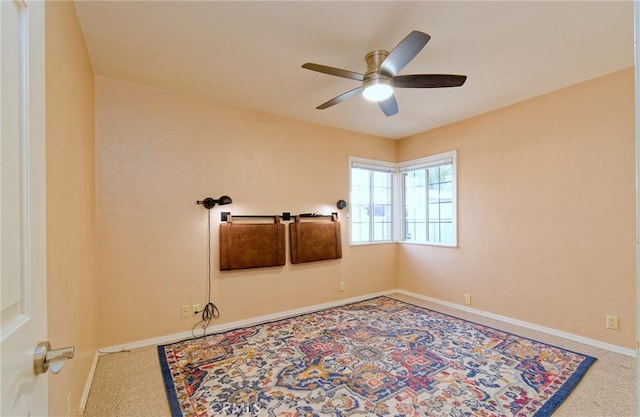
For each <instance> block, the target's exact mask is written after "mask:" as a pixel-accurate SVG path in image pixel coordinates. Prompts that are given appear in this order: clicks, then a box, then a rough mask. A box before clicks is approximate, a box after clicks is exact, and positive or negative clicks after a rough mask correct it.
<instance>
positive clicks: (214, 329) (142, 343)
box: [80, 289, 636, 410]
mask: <svg viewBox="0 0 640 417" xmlns="http://www.w3.org/2000/svg"><path fill="white" fill-rule="evenodd" d="M394 293H398V294H404V295H407V296H409V297H414V298H417V299H420V300H424V301H428V302H431V303H434V304H439V305H443V306H446V307H450V308H454V309H456V310H460V311H465V312H467V313H472V314H477V315H479V316H482V317H486V318H490V319H493V320H498V321H501V322H504V323H509V324H514V325H517V326H520V327H524V328H526V329H530V330H535V331H538V332H541V333H546V334H549V335H552V336H558V337H562V338H565V339H568V340H572V341H574V342H578V343H583V344H585V345H589V346H594V347H597V348H601V349H605V350H608V351H611V352H615V353H619V354H622V355H626V356H631V357H636V351H635V350H633V349H628V348H624V347H622V346H617V345H613V344H610V343H605V342H601V341H599V340H595V339H590V338H587V337H583V336H579V335H576V334H573V333H567V332H563V331H560V330H556V329H552V328H550V327H544V326H540V325H537V324H533V323H529V322H526V321H522V320H516V319H512V318H510V317H506V316H501V315H499V314H494V313H489V312H486V311H483V310H479V309H477V308H472V307H467V306H464V305H461V304H455V303H451V302H448V301H443V300H439V299H437V298H432V297H427V296H425V295H421V294H417V293H414V292H410V291H405V290H400V289H394V290H387V291H381V292H376V293H372V294H367V295H361V296H358V297H351V298H345V299H341V300H336V301H330V302H328V303H323V304H316V305H313V306H309V307H303V308H297V309H293V310H286V311H282V312H278V313H273V314H267V315H264V316H259V317H253V318H250V319H246V320H238V321H232V322H229V323H224V324H219V325H214V326H211V327H209V328H208V329H207V334H213V333H220V332H224V331H227V330H232V329H237V328H241V327H248V326H254V325H257V324H261V323H266V322H271V321H276V320H282V319H286V318H289V317H294V316H299V315H301V314H307V313H313V312H315V311H319V310H325V309H327V308H332V307H338V306H341V305H345V304H350V303H355V302H358V301H362V300H367V299H369V298H374V297H379V296H382V295H389V294H394ZM192 337H193V335H192V333H191V331H186V332H181V333H174V334H171V335H166V336H160V337H155V338H151V339H144V340H139V341H136V342H131V343H125V344H122V345H115V346H109V347H105V348H102V349H99V350H98V351H97V352H96V354H95V357H94V360H93V365H92V366H91V371H90V372H89V376H88V378H87V383H86V384H85V388H84V392H83V393H82V400H81V404H80V409H81V410H84V408H85V406H86V403H87V398H88V397H89V389H90V388H91V384H92V382H93V376H94V374H95V369H96V366H97V364H98V357H99V356H100V353H114V352H120V351H123V350H130V349H136V348H141V347H146V346H153V345H161V344H166V343H171V342H175V341H178V340H184V339H189V338H192Z"/></svg>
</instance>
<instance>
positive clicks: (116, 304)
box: [96, 77, 397, 346]
mask: <svg viewBox="0 0 640 417" xmlns="http://www.w3.org/2000/svg"><path fill="white" fill-rule="evenodd" d="M396 145H397V143H396V142H395V141H392V140H386V139H380V138H376V137H372V136H367V135H362V134H357V133H353V132H347V131H342V130H337V129H330V128H326V127H322V126H318V125H312V124H309V123H305V122H298V121H293V120H290V119H285V118H279V117H276V116H272V115H267V114H262V113H256V112H251V111H246V110H238V109H233V108H230V107H227V106H222V105H218V104H216V103H213V102H211V101H207V100H204V99H198V98H193V97H187V96H183V95H180V94H176V93H172V92H167V91H162V90H156V89H153V88H147V87H143V86H138V85H133V84H128V83H124V82H120V81H116V80H112V79H108V78H102V77H98V78H97V79H96V158H97V159H96V175H97V177H96V184H97V207H96V213H97V231H98V259H99V261H98V262H99V279H98V293H99V294H100V296H99V302H98V327H99V329H100V331H99V345H100V346H112V345H116V344H123V343H127V342H132V341H139V340H142V339H146V338H152V337H158V336H164V335H168V334H172V333H177V332H183V331H188V330H191V328H192V326H193V325H194V323H195V322H196V320H194V319H181V318H180V306H181V305H182V304H195V303H206V301H207V229H206V225H207V210H206V209H204V208H203V207H202V206H198V205H196V203H195V202H196V200H202V199H204V198H205V197H215V198H217V197H219V196H220V195H222V194H227V195H229V196H231V197H232V198H233V201H234V203H233V204H232V205H228V206H224V207H222V208H220V206H217V207H215V208H214V209H213V210H212V213H211V214H212V240H213V248H212V252H213V255H214V257H213V261H214V265H213V272H214V274H213V275H214V280H213V292H214V302H215V303H216V304H217V306H218V307H219V309H220V312H221V316H220V319H218V320H217V321H215V322H214V323H212V324H221V323H225V322H229V321H235V320H241V319H247V318H251V317H255V316H260V315H265V314H269V313H274V312H280V311H284V310H289V309H294V308H299V307H304V306H309V305H313V304H319V303H325V302H329V301H333V300H338V299H340V298H347V297H353V296H357V295H362V294H368V293H372V292H376V291H382V290H388V289H391V288H393V287H394V286H395V278H394V276H395V248H394V246H393V245H380V246H369V247H355V248H351V247H349V246H348V244H347V243H348V229H347V219H346V212H347V211H346V210H345V211H342V212H340V215H341V221H342V237H343V258H342V259H341V260H335V261H326V262H318V263H314V264H307V265H290V264H289V262H288V261H287V265H286V266H284V267H275V268H262V269H252V270H244V271H227V272H222V273H221V272H220V271H219V269H218V260H217V256H218V241H217V240H218V225H219V224H220V212H221V211H231V212H232V213H234V214H276V213H282V212H284V211H288V212H291V213H294V214H295V213H306V212H322V213H328V212H331V211H338V210H337V209H336V207H335V203H336V201H337V200H339V199H341V198H342V199H348V193H349V188H348V156H350V155H356V156H361V157H367V158H377V159H388V158H391V159H395V152H396ZM340 281H344V282H345V291H344V292H338V283H339V282H340Z"/></svg>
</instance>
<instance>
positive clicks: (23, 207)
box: [0, 0, 47, 416]
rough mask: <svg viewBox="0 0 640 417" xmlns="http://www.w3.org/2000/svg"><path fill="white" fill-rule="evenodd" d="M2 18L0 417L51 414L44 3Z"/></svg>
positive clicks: (7, 10) (2, 12)
mask: <svg viewBox="0 0 640 417" xmlns="http://www.w3.org/2000/svg"><path fill="white" fill-rule="evenodd" d="M0 18H1V19H0V28H1V29H2V30H1V31H0V33H1V35H0V36H1V37H0V41H1V42H0V53H1V54H0V56H1V57H2V58H1V64H0V97H1V99H0V252H1V254H2V256H1V258H0V284H1V285H0V299H1V304H0V307H1V309H2V310H1V311H2V313H1V317H0V366H1V384H2V385H1V386H0V389H1V391H2V397H1V398H2V402H1V403H0V415H2V416H46V415H47V377H46V375H40V376H36V375H35V373H34V371H33V352H34V349H35V347H36V345H37V344H38V342H40V341H45V340H47V338H46V331H47V320H46V311H47V305H46V291H47V281H46V225H45V221H46V208H45V140H44V139H45V124H44V116H45V107H44V106H45V95H44V94H45V93H44V3H43V2H36V1H33V2H32V1H20V0H0Z"/></svg>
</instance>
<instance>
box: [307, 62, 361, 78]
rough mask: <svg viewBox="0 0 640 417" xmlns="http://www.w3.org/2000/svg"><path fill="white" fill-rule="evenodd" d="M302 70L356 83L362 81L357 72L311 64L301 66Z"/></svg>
mask: <svg viewBox="0 0 640 417" xmlns="http://www.w3.org/2000/svg"><path fill="white" fill-rule="evenodd" d="M302 68H304V69H308V70H311V71H317V72H321V73H323V74H329V75H335V76H337V77H342V78H349V79H351V80H356V81H362V80H364V75H362V74H359V73H357V72H353V71H348V70H343V69H340V68H334V67H328V66H326V65H320V64H314V63H312V62H307V63H306V64H302Z"/></svg>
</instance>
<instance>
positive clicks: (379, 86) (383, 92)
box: [362, 83, 393, 101]
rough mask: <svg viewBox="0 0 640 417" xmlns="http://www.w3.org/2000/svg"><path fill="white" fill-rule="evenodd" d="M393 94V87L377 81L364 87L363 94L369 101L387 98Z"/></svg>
mask: <svg viewBox="0 0 640 417" xmlns="http://www.w3.org/2000/svg"><path fill="white" fill-rule="evenodd" d="M392 94H393V88H392V87H391V86H390V85H389V84H385V83H375V84H370V85H368V86H366V87H365V88H364V90H363V91H362V95H363V96H364V98H366V99H367V100H369V101H382V100H386V99H388V98H389V97H391V95H392Z"/></svg>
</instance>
